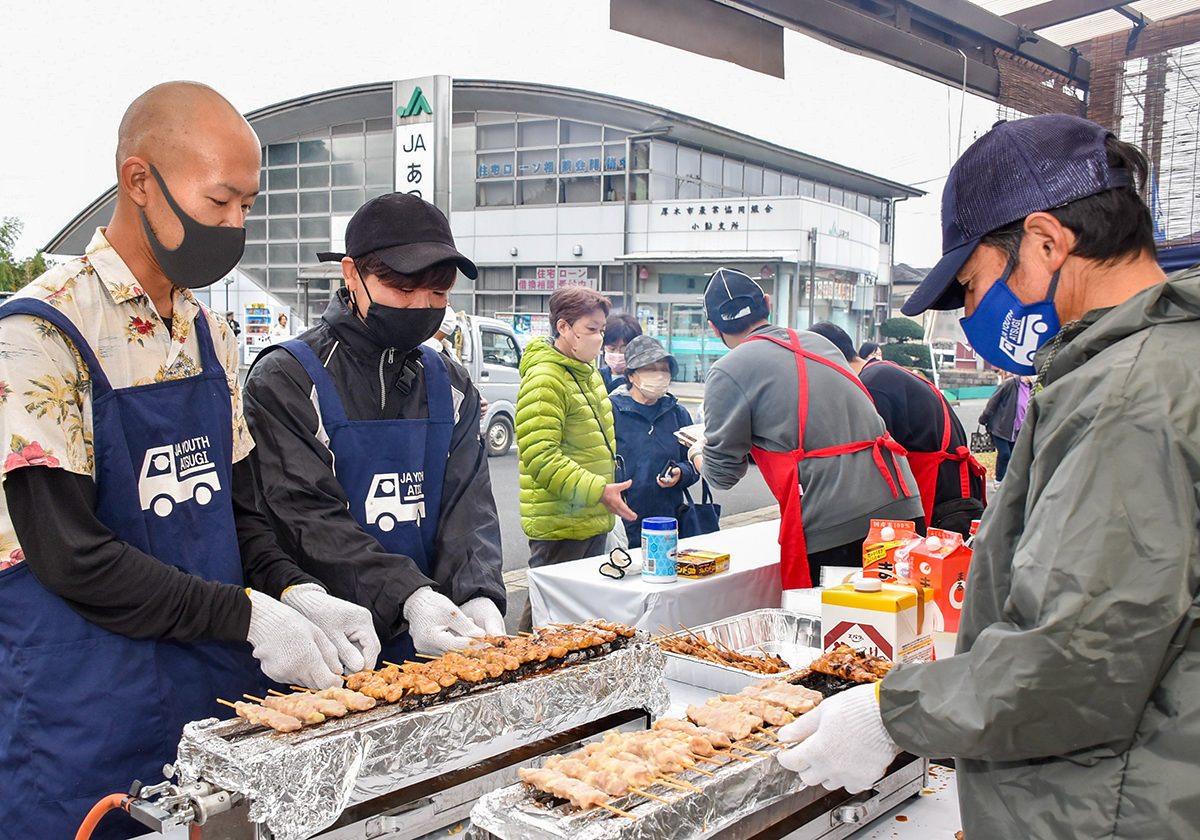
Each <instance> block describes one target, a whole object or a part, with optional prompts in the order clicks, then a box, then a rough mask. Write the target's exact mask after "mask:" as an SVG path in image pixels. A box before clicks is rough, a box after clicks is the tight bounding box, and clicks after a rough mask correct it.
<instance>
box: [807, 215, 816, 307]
mask: <svg viewBox="0 0 1200 840" xmlns="http://www.w3.org/2000/svg"><path fill="white" fill-rule="evenodd" d="M816 296H817V229H816V228H809V229H808V326H810V327H811V326H812V325H813V323H814V322H815V319H816V308H815V305H814V304H813V300H814V298H816Z"/></svg>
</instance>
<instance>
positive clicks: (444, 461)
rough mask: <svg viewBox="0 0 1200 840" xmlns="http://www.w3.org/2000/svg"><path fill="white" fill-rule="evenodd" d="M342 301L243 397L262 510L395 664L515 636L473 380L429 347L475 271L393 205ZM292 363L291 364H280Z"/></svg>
mask: <svg viewBox="0 0 1200 840" xmlns="http://www.w3.org/2000/svg"><path fill="white" fill-rule="evenodd" d="M318 256H319V258H320V259H321V260H324V261H332V260H340V262H341V265H342V276H343V277H344V278H345V286H344V287H343V288H341V289H338V290H337V291H336V292H335V293H334V295H333V297H332V299H331V300H330V302H329V306H328V307H327V308H326V310H325V313H324V315H322V316H321V320H320V322H319V323H318V324H317V325H316V326H315V327H313V328H312V329H310V330H308V331H307V332H305V333H303V334H302V335H300V336H299V337H298V338H297V339H295V340H292V341H288V342H284V343H283V344H280V345H278V347H277V348H276V347H272V348H270V350H267V351H264V352H263V353H262V354H261V355H260V356H259V359H258V360H257V361H256V363H255V365H254V367H253V368H252V369H251V371H250V376H249V378H248V380H247V382H246V419H247V421H248V422H249V424H250V430H251V433H252V434H253V435H254V440H255V442H256V444H257V445H256V446H255V448H254V450H253V453H252V455H251V463H252V464H253V466H254V468H255V476H256V479H257V483H258V490H259V504H260V506H261V507H262V508H263V509H264V510H265V511H266V512H267V514H268V516H269V517H270V518H271V521H272V522H273V524H274V526H275V530H276V533H277V534H278V535H279V539H280V541H281V543H282V544H283V545H284V546H285V549H286V550H287V551H288V553H289V554H291V556H292V557H294V558H295V559H296V561H297V563H298V564H299V565H300V566H301V567H302V568H303V569H305V570H306V571H307V572H309V574H312V575H313V576H315V577H317V578H318V579H320V580H321V581H322V582H323V583H325V584H326V585H327V586H328V587H329V589H330V591H331V592H333V593H336V594H338V595H340V596H341V597H343V598H346V599H348V600H351V601H355V602H357V603H359V604H362V605H363V606H365V607H367V608H368V609H369V610H371V612H372V614H373V615H374V618H375V624H376V627H377V628H378V630H379V636H380V638H381V639H382V640H385V641H384V645H383V658H384V659H388V660H390V661H397V662H398V661H403V660H404V659H405V658H411V656H412V653H413V650H414V646H415V649H416V650H420V651H421V652H423V653H432V654H438V653H442V652H444V651H446V650H447V649H449V648H457V647H462V646H463V645H464V644H466V643H467V641H468V638H469V637H473V636H481V635H484V634H501V633H503V632H504V621H503V619H502V612H503V610H504V607H505V591H504V581H503V579H502V577H501V568H502V563H501V561H502V558H501V544H500V526H499V520H498V517H497V515H496V503H495V499H494V498H493V496H492V488H491V480H490V478H489V476H488V465H487V452H486V449H485V447H484V444H483V440H482V439H481V437H480V434H479V408H480V396H479V392H478V391H477V390H476V389H475V386H474V385H472V384H471V380H470V377H469V376H468V375H467V372H466V370H465V369H464V368H463V367H462V366H461V365H459V364H458V363H457V362H455V361H453V360H451V359H449V358H448V357H447V356H446V355H445V354H443V353H438V352H436V351H434V350H432V349H430V348H428V347H422V342H424V341H426V340H427V339H429V338H430V337H431V336H433V335H434V334H435V332H436V331H437V330H438V328H439V326H440V325H441V323H442V320H443V318H444V317H445V313H446V306H447V296H448V294H449V291H450V288H451V287H452V286H453V285H454V281H455V278H456V277H457V272H458V271H462V273H463V274H465V275H467V276H468V277H471V278H474V277H475V276H476V275H477V273H478V272H477V270H476V268H475V265H474V263H472V262H471V261H470V260H469V259H467V258H466V257H465V256H463V255H462V254H460V253H459V252H458V251H457V250H456V249H455V247H454V237H453V235H452V234H451V232H450V225H449V222H447V220H446V217H445V216H444V215H443V214H442V213H441V211H439V210H438V209H437V208H436V207H434V206H433V205H432V204H429V203H428V202H426V201H423V200H421V199H420V198H417V197H416V196H412V195H408V194H405V193H390V194H388V195H383V196H380V197H378V198H375V199H372V200H371V201H368V202H367V203H366V204H364V205H363V206H362V207H361V208H360V209H359V210H358V212H357V213H355V214H354V217H353V218H352V219H351V220H350V224H349V225H348V226H347V228H346V253H344V254H340V253H322V254H319V255H318ZM280 350H282V351H286V352H280Z"/></svg>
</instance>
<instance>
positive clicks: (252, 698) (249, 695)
mask: <svg viewBox="0 0 1200 840" xmlns="http://www.w3.org/2000/svg"><path fill="white" fill-rule="evenodd" d="M242 696H243V697H245V698H246V699H247V700H253V701H254V702H255V703H262V701H263V699H262V698H261V697H255V696H254V695H253V694H243V695H242Z"/></svg>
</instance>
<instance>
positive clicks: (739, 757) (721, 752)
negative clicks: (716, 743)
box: [713, 750, 766, 761]
mask: <svg viewBox="0 0 1200 840" xmlns="http://www.w3.org/2000/svg"><path fill="white" fill-rule="evenodd" d="M750 752H758V753H759V755H766V753H764V752H759V751H758V750H750ZM713 755H723V756H725V757H726V758H732V759H734V760H736V761H749V760H750V759H748V758H746V756H744V755H734V754H733V753H731V752H727V751H725V750H717V751H715V752H714V753H713Z"/></svg>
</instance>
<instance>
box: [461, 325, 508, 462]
mask: <svg viewBox="0 0 1200 840" xmlns="http://www.w3.org/2000/svg"><path fill="white" fill-rule="evenodd" d="M458 325H459V328H458V330H457V331H456V332H455V333H454V335H453V336H452V337H451V339H450V341H451V343H452V344H453V345H454V349H455V350H456V351H457V352H458V356H459V358H460V359H461V360H462V363H463V366H464V367H466V369H467V372H468V373H470V374H471V381H472V382H474V383H475V387H476V388H478V389H479V393H480V394H482V395H483V398H484V399H485V400H487V402H488V408H487V412H486V413H485V414H484V417H483V420H482V421H480V433H481V434H482V435H483V439H484V442H485V443H486V444H487V450H488V455H491V456H498V455H505V454H507V453H508V450H509V449H510V448H511V447H512V445H513V441H514V439H515V438H516V433H515V431H514V429H515V427H516V417H517V390H518V389H519V388H520V387H521V372H520V370H518V368H519V366H520V364H521V348H520V346H519V345H518V344H517V335H516V333H515V332H514V331H513V328H512V326H511V325H509V324H506V323H504V322H503V321H500V320H497V319H495V318H486V317H484V316H482V315H467V314H465V313H462V312H460V313H459V314H458Z"/></svg>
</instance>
